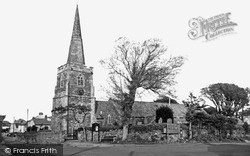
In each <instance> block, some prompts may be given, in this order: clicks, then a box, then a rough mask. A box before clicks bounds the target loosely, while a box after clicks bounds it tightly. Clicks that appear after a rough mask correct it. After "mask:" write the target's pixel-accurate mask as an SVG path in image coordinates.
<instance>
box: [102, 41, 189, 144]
mask: <svg viewBox="0 0 250 156" xmlns="http://www.w3.org/2000/svg"><path fill="white" fill-rule="evenodd" d="M166 50H167V49H166V47H165V46H164V45H163V43H162V42H161V41H160V40H159V39H149V40H146V41H144V42H143V43H136V42H131V41H129V40H128V39H127V38H125V37H121V38H119V39H118V40H117V41H116V46H115V53H114V54H113V55H112V56H111V57H110V58H108V59H106V60H101V64H102V65H103V66H104V67H106V68H107V69H108V70H109V79H110V82H109V85H110V87H111V90H110V91H109V95H110V96H111V98H113V99H115V100H116V101H117V103H118V104H119V105H120V106H121V115H122V119H123V122H122V123H123V138H122V139H123V140H125V139H127V135H128V125H129V121H130V118H131V113H132V106H133V104H134V101H135V96H136V93H137V89H138V88H143V89H144V90H150V91H152V92H154V93H157V94H164V93H166V92H168V91H167V90H168V88H170V86H173V85H174V84H175V83H176V82H175V81H174V78H175V76H176V74H177V73H178V72H179V70H180V67H181V66H182V65H183V63H184V60H185V58H184V57H182V56H178V57H170V58H168V59H163V58H162V57H163V54H164V53H165V52H166Z"/></svg>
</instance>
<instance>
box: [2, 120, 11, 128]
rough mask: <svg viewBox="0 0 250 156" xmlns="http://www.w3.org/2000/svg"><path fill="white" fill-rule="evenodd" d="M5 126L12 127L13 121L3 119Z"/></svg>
mask: <svg viewBox="0 0 250 156" xmlns="http://www.w3.org/2000/svg"><path fill="white" fill-rule="evenodd" d="M3 126H6V127H10V126H11V123H10V122H9V121H3Z"/></svg>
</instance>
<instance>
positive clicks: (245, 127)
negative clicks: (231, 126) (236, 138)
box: [242, 122, 249, 134]
mask: <svg viewBox="0 0 250 156" xmlns="http://www.w3.org/2000/svg"><path fill="white" fill-rule="evenodd" d="M242 127H243V128H244V131H245V133H246V134H247V133H249V125H248V123H247V122H244V124H243V126H242Z"/></svg>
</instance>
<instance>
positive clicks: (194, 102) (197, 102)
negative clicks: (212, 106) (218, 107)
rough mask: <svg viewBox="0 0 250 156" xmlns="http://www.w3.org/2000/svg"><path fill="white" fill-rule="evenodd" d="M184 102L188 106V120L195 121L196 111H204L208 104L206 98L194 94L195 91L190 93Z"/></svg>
mask: <svg viewBox="0 0 250 156" xmlns="http://www.w3.org/2000/svg"><path fill="white" fill-rule="evenodd" d="M182 102H183V104H184V105H185V106H186V107H187V113H186V120H187V121H188V122H194V120H195V117H194V115H195V113H197V112H201V111H203V108H205V107H206V106H207V105H205V101H204V99H202V98H201V97H196V96H194V95H193V93H190V94H189V98H188V99H187V100H184V101H182Z"/></svg>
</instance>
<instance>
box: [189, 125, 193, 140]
mask: <svg viewBox="0 0 250 156" xmlns="http://www.w3.org/2000/svg"><path fill="white" fill-rule="evenodd" d="M188 130H189V133H188V135H189V139H192V137H193V136H192V123H191V122H189V127H188Z"/></svg>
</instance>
